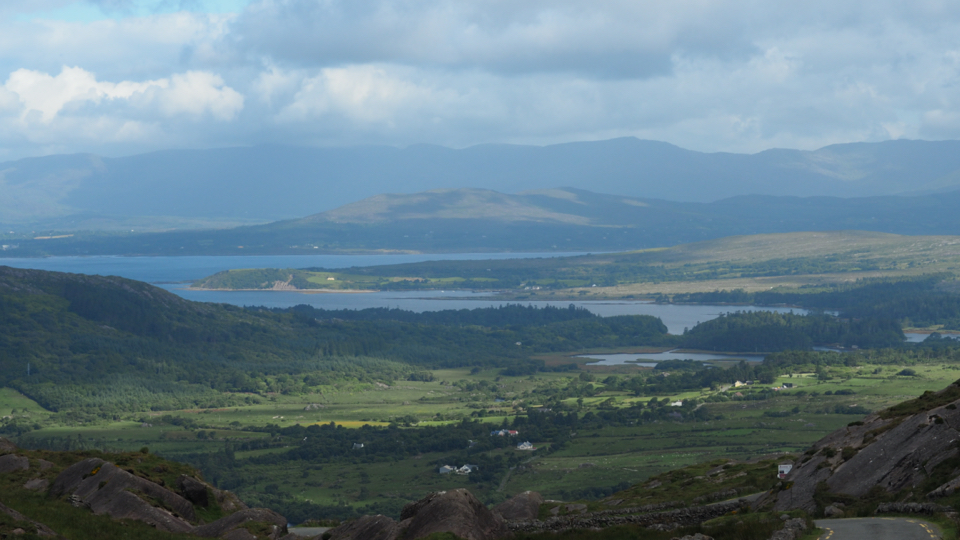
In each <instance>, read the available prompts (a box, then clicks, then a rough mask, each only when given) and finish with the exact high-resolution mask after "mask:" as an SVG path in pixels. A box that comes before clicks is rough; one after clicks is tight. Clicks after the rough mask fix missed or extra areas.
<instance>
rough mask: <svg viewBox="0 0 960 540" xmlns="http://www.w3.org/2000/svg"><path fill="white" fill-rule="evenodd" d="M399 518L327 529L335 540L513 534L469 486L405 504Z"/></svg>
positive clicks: (474, 538)
mask: <svg viewBox="0 0 960 540" xmlns="http://www.w3.org/2000/svg"><path fill="white" fill-rule="evenodd" d="M400 520H401V521H400V523H397V522H396V521H394V520H392V519H390V518H388V517H386V516H379V515H378V516H364V517H362V518H360V519H358V520H356V521H353V522H350V523H344V524H343V525H341V526H339V527H337V528H335V529H331V530H330V531H328V532H329V533H330V538H331V539H332V540H397V539H398V538H402V539H403V540H415V539H416V538H423V537H424V536H429V535H431V534H433V533H438V532H451V533H453V534H455V535H457V536H459V537H460V538H464V539H466V540H496V539H499V538H505V537H508V536H510V534H511V533H510V529H508V528H507V526H506V523H505V522H504V521H503V518H501V517H500V516H499V515H498V514H495V513H493V512H491V511H490V510H489V509H487V507H486V506H484V505H483V503H481V502H480V501H479V500H477V498H476V497H474V496H473V494H472V493H470V492H469V491H467V490H466V489H454V490H451V491H438V492H436V493H431V494H430V495H427V496H426V497H424V498H423V499H420V500H419V501H417V502H414V503H410V504H408V505H407V506H405V507H404V508H403V511H402V512H400Z"/></svg>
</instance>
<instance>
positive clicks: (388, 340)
mask: <svg viewBox="0 0 960 540" xmlns="http://www.w3.org/2000/svg"><path fill="white" fill-rule="evenodd" d="M390 311H394V312H393V313H392V317H387V316H384V313H379V314H377V313H371V312H367V313H365V314H361V317H366V318H368V319H369V320H344V319H343V317H344V316H347V315H346V314H344V313H339V314H337V313H333V314H330V313H327V314H323V313H319V312H314V311H312V310H311V309H308V308H303V307H301V308H296V309H292V310H289V311H286V312H275V311H271V310H267V309H241V308H237V307H233V306H229V305H218V304H202V303H195V302H189V301H186V300H183V299H182V298H180V297H178V296H176V295H173V294H171V293H168V292H166V291H163V290H161V289H158V288H155V287H152V286H150V285H147V284H144V283H138V282H135V281H131V280H126V279H122V278H116V277H99V276H82V275H74V274H62V273H55V272H42V271H32V270H15V269H10V268H0V386H10V387H13V388H16V389H18V390H20V391H21V392H23V393H24V394H26V395H28V396H30V397H31V398H33V399H35V400H37V401H38V402H39V403H41V404H42V405H43V406H44V407H47V408H49V409H51V410H61V409H72V410H86V411H88V412H94V413H97V414H102V415H111V414H114V413H116V412H118V411H131V410H133V411H135V410H144V409H147V410H149V409H155V410H156V409H176V408H190V407H201V406H203V407H222V406H228V405H230V404H236V403H242V402H249V401H251V400H254V401H255V400H256V399H258V398H257V395H256V394H258V393H263V392H283V393H290V392H299V391H303V390H304V389H305V388H307V387H316V386H322V385H325V384H334V383H335V382H336V381H337V380H340V379H350V380H383V381H386V382H390V381H393V380H396V379H397V378H404V377H406V376H409V374H411V373H414V372H417V371H420V370H422V369H424V368H437V367H456V366H496V367H500V368H503V369H504V371H505V372H506V373H509V374H523V373H533V372H535V371H537V370H539V369H543V363H542V362H540V361H534V360H531V359H530V355H531V354H533V353H538V352H556V351H566V350H578V349H583V348H591V347H593V348H595V347H620V346H633V345H663V346H669V345H673V344H675V342H676V338H675V337H673V336H669V335H667V333H666V327H665V326H664V325H663V323H662V322H661V321H660V320H659V319H656V318H654V317H649V316H621V317H609V318H601V317H595V316H592V315H591V314H589V313H588V312H585V311H583V310H578V309H552V308H551V309H546V310H534V309H532V308H525V307H520V306H505V307H503V308H489V309H485V310H476V311H475V312H474V313H463V312H453V313H450V316H451V318H452V320H453V321H459V322H456V323H451V324H437V323H436V320H439V319H442V318H444V316H445V315H444V314H443V313H441V314H429V315H417V314H412V313H408V312H397V311H396V310H387V311H386V314H388V315H389V314H390V313H389V312H390ZM336 315H340V316H339V317H337V316H336ZM397 319H402V320H397ZM454 324H456V326H455V325H454ZM460 324H463V325H464V326H463V327H460V326H459V325H460ZM344 358H350V361H349V362H345V361H343V359H344ZM360 365H362V367H363V369H360V370H358V369H356V368H355V367H352V366H360ZM105 380H106V381H110V382H111V384H109V385H104V384H103V382H104V381H105ZM224 392H229V393H230V394H224ZM236 393H241V394H236ZM238 400H239V401H238Z"/></svg>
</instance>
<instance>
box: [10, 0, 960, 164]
mask: <svg viewBox="0 0 960 540" xmlns="http://www.w3.org/2000/svg"><path fill="white" fill-rule="evenodd" d="M89 1H91V0H84V2H86V5H88V6H89V5H92V4H89ZM165 1H166V2H167V4H164V5H165V6H168V7H167V8H164V9H162V10H159V12H157V10H153V11H150V10H145V9H143V6H145V5H148V4H149V5H150V6H158V5H160V3H162V2H165ZM178 1H179V0H177V1H174V2H171V1H169V0H137V1H133V0H131V1H127V0H97V3H99V4H100V5H102V6H103V7H104V8H105V9H107V11H111V10H112V11H111V13H113V15H111V17H112V18H106V17H104V18H103V19H102V20H93V21H83V20H78V19H70V18H69V17H64V18H61V19H57V18H56V17H52V18H51V17H46V16H44V17H46V18H44V17H40V16H37V17H33V16H30V17H27V18H26V19H25V18H24V17H23V14H30V13H33V12H34V11H36V10H33V11H31V8H30V6H31V5H33V4H31V3H30V2H27V1H26V0H8V1H7V2H4V3H2V4H0V81H2V80H3V79H6V80H7V83H6V84H5V85H3V86H2V87H0V145H6V147H7V150H6V151H7V152H14V153H19V154H20V155H29V154H35V153H42V152H45V151H48V150H49V149H51V148H58V149H67V150H68V151H69V150H70V149H71V148H73V149H80V148H82V149H85V150H92V151H99V150H98V149H104V150H103V151H107V150H109V149H113V150H110V151H117V150H116V148H118V147H116V146H115V145H114V144H115V142H116V141H120V140H122V139H121V138H120V136H119V135H117V134H118V133H121V132H122V133H124V134H125V135H123V137H126V140H136V141H139V142H138V143H137V145H138V146H136V147H135V149H137V150H148V149H157V148H163V147H164V146H166V145H170V144H171V141H173V144H176V145H177V146H183V145H188V146H189V145H194V146H203V147H211V146H224V145H228V144H257V143H261V142H274V143H293V144H303V143H314V144H394V145H407V144H414V143H419V142H427V143H437V144H446V145H451V146H466V145H471V144H478V143H485V142H518V143H533V144H545V143H555V142H563V141H570V140H584V139H601V138H607V137H613V136H624V135H635V136H638V137H644V138H651V139H660V140H667V141H669V142H673V143H675V144H679V145H681V146H685V147H688V148H693V149H698V150H708V151H759V150H763V149H766V148H770V147H773V146H785V147H800V148H816V147H819V146H823V145H826V144H830V143H835V142H848V141H855V140H884V139H888V138H893V137H909V138H917V137H930V138H942V137H960V120H957V119H958V118H960V99H958V97H957V93H956V89H957V88H960V32H957V28H960V4H958V3H955V2H943V1H942V0H918V1H917V2H912V3H910V4H904V3H902V2H897V1H894V0H872V1H870V2H867V1H866V0H851V1H849V2H842V3H837V2H829V1H827V0H811V1H810V2H804V3H782V2H780V3H771V2H762V1H760V0H744V1H737V2H733V1H731V0H677V1H675V2H652V1H636V0H608V1H605V2H592V3H588V2H582V1H580V0H528V1H524V2H516V1H515V0H484V1H480V2H463V1H461V0H255V1H253V2H252V3H250V5H249V6H248V7H247V8H246V9H245V10H243V11H242V12H241V13H239V14H231V13H227V12H226V11H225V10H222V9H221V10H219V11H218V12H217V13H213V12H207V13H204V12H201V11H196V9H197V7H198V6H199V7H203V6H205V5H213V3H216V2H213V3H210V2H179V3H178ZM37 2H39V3H36V2H35V3H34V4H36V5H42V9H43V10H47V11H48V12H50V13H54V12H57V10H58V9H61V8H64V9H66V7H69V6H72V5H77V3H78V2H79V0H37ZM81 3H83V2H81ZM222 3H223V4H224V5H226V4H230V5H231V6H239V5H241V4H242V2H241V1H240V0H229V1H227V0H224V2H222ZM169 6H174V7H176V6H181V7H184V8H189V9H191V10H193V11H177V12H173V8H169ZM37 9H41V8H37ZM61 11H62V9H61ZM211 11H216V10H211ZM126 12H129V13H130V15H123V13H126ZM154 12H156V13H157V14H150V13H154ZM118 13H119V14H120V15H117V14H118ZM62 66H71V67H69V68H63V69H62ZM94 74H96V75H94ZM30 111H35V112H30ZM84 126H88V127H84ZM68 128H69V129H75V130H76V129H79V131H68ZM58 137H59V138H58ZM10 148H14V150H10ZM131 149H134V147H124V151H129V150H131Z"/></svg>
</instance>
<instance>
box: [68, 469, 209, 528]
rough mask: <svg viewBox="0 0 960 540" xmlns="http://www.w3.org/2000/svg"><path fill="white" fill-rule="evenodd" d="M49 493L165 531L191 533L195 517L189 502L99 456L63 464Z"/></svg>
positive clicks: (116, 516)
mask: <svg viewBox="0 0 960 540" xmlns="http://www.w3.org/2000/svg"><path fill="white" fill-rule="evenodd" d="M50 493H51V495H53V496H55V497H62V496H72V497H76V498H78V499H79V500H80V501H81V502H82V504H83V506H87V507H89V508H90V510H92V511H93V512H94V513H95V514H106V515H109V516H110V517H112V518H114V519H135V520H137V521H143V522H145V523H149V524H150V525H153V526H154V527H156V528H158V529H160V530H164V531H168V532H178V533H188V532H191V531H193V525H192V524H191V523H190V522H191V521H196V519H197V517H196V513H195V512H194V509H193V505H192V504H190V501H188V500H186V499H184V498H183V497H181V496H179V495H177V494H176V493H174V492H172V491H170V490H168V489H166V488H163V487H161V486H159V485H157V484H154V483H153V482H150V481H149V480H145V479H143V478H139V477H137V476H134V475H132V474H130V473H128V472H127V471H124V470H123V469H120V468H119V467H117V466H116V465H114V464H113V463H109V462H106V461H104V460H102V459H99V458H89V459H85V460H83V461H80V462H79V463H75V464H73V465H71V466H70V467H67V469H65V470H64V471H63V472H62V473H60V475H59V476H57V478H56V479H55V480H54V481H53V485H52V486H51V488H50ZM155 504H157V505H162V506H163V508H161V507H159V506H155Z"/></svg>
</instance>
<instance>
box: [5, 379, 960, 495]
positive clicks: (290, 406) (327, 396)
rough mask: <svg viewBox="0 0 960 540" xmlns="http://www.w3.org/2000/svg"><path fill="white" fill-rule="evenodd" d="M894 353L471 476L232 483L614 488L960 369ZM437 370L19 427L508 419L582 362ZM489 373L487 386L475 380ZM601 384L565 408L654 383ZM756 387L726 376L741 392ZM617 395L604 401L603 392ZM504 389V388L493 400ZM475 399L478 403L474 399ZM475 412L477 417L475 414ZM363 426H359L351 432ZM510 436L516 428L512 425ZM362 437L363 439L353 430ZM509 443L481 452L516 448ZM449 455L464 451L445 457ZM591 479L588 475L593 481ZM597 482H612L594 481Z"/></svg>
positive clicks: (289, 475) (783, 438) (229, 435)
mask: <svg viewBox="0 0 960 540" xmlns="http://www.w3.org/2000/svg"><path fill="white" fill-rule="evenodd" d="M901 369H903V367H902V366H892V365H884V366H880V365H871V364H863V365H860V366H856V367H838V368H832V369H831V371H830V375H831V376H832V378H831V379H830V380H820V379H818V378H817V377H815V376H813V374H812V373H793V374H788V375H786V376H783V377H781V378H780V379H778V380H777V381H776V382H775V383H774V384H772V385H769V386H780V385H782V384H783V383H790V384H793V385H794V387H793V388H791V389H787V390H782V391H780V392H777V393H776V395H775V397H774V398H772V399H757V400H750V399H745V400H739V399H737V398H734V399H733V400H729V401H723V400H720V401H716V402H710V401H711V399H709V398H711V397H712V396H716V395H718V394H721V392H720V391H718V390H714V391H711V390H710V389H701V390H699V391H688V392H683V393H678V394H674V395H669V396H659V398H660V399H662V398H663V397H668V398H670V400H671V401H674V400H681V399H693V398H698V399H701V400H706V402H705V403H704V404H703V405H701V406H702V407H705V408H706V409H707V411H708V412H709V414H710V417H711V418H712V419H711V420H708V421H698V422H691V421H684V422H679V421H676V422H675V421H665V422H657V423H647V424H642V425H633V426H607V427H601V428H598V429H581V430H578V431H577V432H576V433H575V434H573V435H572V438H571V439H570V440H569V442H568V443H567V444H566V446H565V447H563V448H562V449H560V450H557V451H551V449H550V448H549V446H550V445H549V444H547V443H546V442H545V441H536V440H532V441H531V442H532V443H534V445H535V446H537V447H539V448H540V450H539V451H537V452H532V453H522V459H523V461H522V463H521V464H520V465H519V466H517V467H515V468H513V469H511V470H509V471H508V472H507V473H506V474H504V475H502V476H501V477H499V478H498V479H497V482H495V483H492V484H491V483H487V484H476V483H475V482H472V481H471V479H470V477H469V476H458V475H453V474H446V475H440V474H438V472H437V464H442V463H446V462H447V461H451V460H450V459H448V456H447V455H446V454H444V453H432V454H422V455H417V456H411V457H407V458H404V459H399V460H389V461H373V462H364V463H358V462H350V461H347V462H343V463H339V462H338V463H336V464H326V465H320V464H313V463H310V462H289V461H284V462H281V463H279V464H276V465H270V464H263V463H260V464H255V463H253V462H250V463H249V464H248V465H242V466H243V467H244V470H247V471H248V473H249V474H248V476H249V478H252V479H263V480H252V481H250V482H248V483H247V484H245V485H244V486H242V487H241V488H239V489H238V492H239V494H240V495H241V496H248V497H250V496H253V497H256V496H258V494H261V493H265V492H266V493H269V492H271V491H275V490H280V491H283V492H284V493H287V494H290V495H293V496H294V497H296V498H298V499H301V500H305V501H311V502H315V503H317V504H331V505H337V504H348V505H357V506H361V505H366V504H370V503H374V502H389V501H401V500H410V499H415V498H417V497H420V496H422V495H423V494H424V493H426V492H428V491H431V490H439V489H451V488H456V487H470V488H471V490H472V491H474V492H476V493H477V494H478V496H480V497H481V499H482V500H486V501H488V502H496V501H498V500H502V499H503V498H505V497H507V496H509V495H512V494H514V493H517V492H520V491H524V490H528V489H532V490H536V491H540V492H541V493H543V494H544V495H545V496H546V497H548V498H556V499H566V500H570V499H581V498H596V497H598V496H602V495H604V494H609V492H610V488H612V487H614V486H618V485H619V486H621V487H622V486H623V485H624V483H627V484H636V483H638V482H643V481H644V480H646V479H648V478H650V477H652V476H655V475H657V474H661V473H663V472H665V471H669V470H672V469H676V468H678V467H683V466H688V465H692V464H697V463H703V462H708V461H711V460H716V459H721V458H723V459H735V460H750V459H756V458H758V457H761V456H777V455H784V454H789V453H799V452H802V451H803V450H804V449H806V448H807V447H808V445H810V444H811V443H813V442H814V441H816V440H818V439H820V438H821V437H823V436H824V435H826V434H828V433H830V432H831V431H833V430H835V429H837V428H840V427H842V426H844V425H846V424H848V423H850V422H853V421H856V420H859V419H860V418H862V415H850V414H835V412H834V411H835V408H836V407H837V406H843V407H850V406H859V407H865V408H866V409H869V410H879V409H882V408H885V407H887V406H890V405H892V404H895V403H898V402H900V401H903V400H905V399H909V398H912V397H915V396H918V395H920V394H922V393H923V392H924V391H927V390H939V389H940V388H943V387H945V386H947V385H948V384H949V383H951V382H953V381H954V380H956V379H958V378H960V365H954V364H949V363H936V364H920V365H914V366H911V369H913V370H914V371H915V372H916V376H910V377H905V376H900V375H897V373H899V372H900V371H901ZM433 374H434V376H435V377H436V380H434V381H432V382H410V381H401V382H397V383H395V384H393V385H387V386H385V385H355V386H354V387H351V388H349V389H347V390H345V391H334V390H333V389H329V390H327V391H324V392H323V393H320V394H308V395H275V396H268V398H267V401H266V402H265V403H263V404H260V405H255V406H248V407H238V408H230V409H210V410H184V411H157V412H153V413H147V414H144V415H138V416H142V417H138V418H132V417H131V418H127V419H124V420H122V421H117V422H111V423H103V424H100V425H93V426H85V427H64V426H57V425H47V426H45V427H43V428H42V429H40V430H37V431H33V432H31V433H29V434H28V438H29V439H30V440H33V441H41V440H44V439H55V440H61V441H62V440H78V441H82V442H81V444H82V445H85V446H86V447H98V448H105V449H108V450H136V449H139V448H141V447H144V446H147V447H149V448H150V449H151V451H153V452H156V453H159V454H161V455H167V456H170V457H177V456H183V455H187V454H197V453H209V452H217V451H220V450H222V449H223V448H224V445H225V444H227V443H228V442H229V441H234V442H236V443H245V442H252V441H264V442H269V437H270V434H269V433H267V432H264V431H259V430H258V429H260V428H264V427H266V426H269V425H275V426H281V427H282V426H291V425H295V424H301V425H309V424H313V423H324V424H326V423H329V422H335V423H338V424H340V425H343V426H344V427H347V428H356V427H359V426H361V425H363V424H370V425H383V424H384V423H386V422H390V421H393V422H398V423H402V424H403V425H408V426H410V427H408V428H406V429H416V426H417V425H439V424H443V423H448V422H451V421H459V420H460V419H462V418H475V419H477V420H480V421H484V422H490V423H491V425H493V426H496V425H500V423H501V422H503V420H504V419H509V418H510V417H511V416H513V415H516V414H524V408H523V407H524V406H527V407H533V406H537V396H538V395H539V393H538V392H540V391H542V390H544V389H551V388H552V389H558V388H559V389H562V388H564V387H566V386H567V385H570V384H572V383H574V382H575V381H576V380H577V377H578V375H579V373H577V372H574V373H540V374H537V375H536V376H533V377H530V376H527V377H504V376H499V375H498V374H497V373H496V371H495V370H485V371H479V372H476V373H471V372H470V370H468V369H450V370H437V371H434V372H433ZM481 383H484V384H485V386H483V385H481ZM594 384H595V386H597V387H598V389H600V391H599V392H598V394H597V395H595V396H592V397H585V398H583V401H582V403H578V401H577V400H576V398H573V397H571V398H568V399H565V400H564V401H563V404H564V405H566V406H567V407H569V408H570V409H577V408H579V407H582V410H581V414H584V413H587V412H590V411H598V410H600V407H601V404H604V402H606V403H605V404H604V405H603V406H605V407H610V406H611V403H612V406H615V407H629V406H631V405H632V404H634V403H636V402H637V401H641V402H646V401H649V400H650V398H651V396H634V395H631V394H627V393H625V392H619V391H609V390H604V385H603V384H602V383H601V382H594ZM760 390H761V388H759V385H755V386H754V387H742V388H736V389H733V388H731V389H728V390H727V391H726V392H725V393H723V395H726V396H733V395H734V393H735V392H740V393H742V394H744V395H745V396H746V397H747V398H749V397H750V396H751V395H755V394H757V393H758V392H759V391H760ZM0 396H3V399H4V400H5V401H4V402H3V403H4V404H5V405H4V406H6V404H10V406H11V407H15V408H17V409H23V408H27V409H28V410H32V411H35V413H33V414H37V415H38V416H39V415H40V414H42V411H41V410H38V408H37V407H36V405H35V404H31V403H30V402H29V401H28V400H26V398H23V397H22V396H19V397H18V396H17V395H15V393H14V392H12V391H9V390H4V391H3V392H2V393H0ZM611 398H612V401H611ZM501 399H502V400H503V401H499V400H501ZM481 411H482V413H481ZM477 414H482V415H483V416H482V417H479V418H478V417H477V416H476V415H477ZM168 415H170V416H172V417H175V418H181V419H185V420H187V421H188V423H189V425H188V426H186V427H184V426H177V425H171V424H170V423H168V422H164V421H163V419H164V418H165V417H166V418H169V416H168ZM358 433H359V432H358ZM519 439H523V434H522V433H521V435H520V437H519ZM358 440H359V439H358ZM287 450H288V448H287V447H285V446H274V447H269V448H260V449H253V450H247V451H238V452H237V453H236V454H235V456H234V457H235V458H236V459H237V460H240V461H241V462H242V463H246V460H250V459H251V458H257V457H261V456H266V455H270V454H282V453H283V452H286V451H287ZM518 452H519V451H518V450H516V449H514V448H512V447H508V448H507V449H500V450H496V451H493V452H492V453H491V454H490V456H489V457H494V458H495V457H496V455H497V454H502V455H507V454H511V455H520V454H518ZM447 464H449V465H455V466H459V465H463V463H456V462H452V461H451V462H450V463H447ZM594 488H596V489H594ZM604 489H606V490H607V491H603V490H604Z"/></svg>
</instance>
